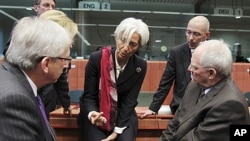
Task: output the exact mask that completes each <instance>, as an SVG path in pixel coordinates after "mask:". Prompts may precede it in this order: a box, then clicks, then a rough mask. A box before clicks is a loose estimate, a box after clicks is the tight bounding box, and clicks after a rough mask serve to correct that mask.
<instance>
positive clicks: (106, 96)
mask: <svg viewBox="0 0 250 141" xmlns="http://www.w3.org/2000/svg"><path fill="white" fill-rule="evenodd" d="M99 89H100V91H99V94H100V111H101V112H103V116H104V117H105V118H106V119H107V122H106V124H104V125H103V126H101V129H103V130H105V131H111V130H113V129H114V127H115V122H116V116H117V90H116V80H115V69H114V63H113V59H112V52H111V47H110V46H106V47H103V48H102V58H101V78H100V88H99Z"/></svg>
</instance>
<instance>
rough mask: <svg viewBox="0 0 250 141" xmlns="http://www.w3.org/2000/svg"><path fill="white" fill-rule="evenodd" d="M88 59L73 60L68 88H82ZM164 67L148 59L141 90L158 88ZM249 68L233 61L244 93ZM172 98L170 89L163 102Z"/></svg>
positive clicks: (247, 88) (248, 85) (249, 77)
mask: <svg viewBox="0 0 250 141" xmlns="http://www.w3.org/2000/svg"><path fill="white" fill-rule="evenodd" d="M87 61H88V60H86V59H84V60H77V59H75V60H73V61H72V69H71V70H70V72H69V86H70V89H71V90H72V89H80V90H83V86H84V73H85V66H86V63H87ZM165 67H166V61H148V67H147V73H146V76H145V79H144V82H143V85H142V88H141V91H143V92H152V93H153V92H155V91H156V90H157V88H158V85H159V82H160V80H161V77H162V74H163V72H164V70H165ZM248 69H250V63H234V65H233V73H232V78H233V80H234V81H235V83H236V84H237V86H238V87H239V88H240V90H241V91H242V92H243V93H245V92H247V91H250V74H249V72H248V71H247V70H248ZM171 99H172V89H171V91H170V94H169V95H168V97H167V98H166V100H165V102H164V104H169V102H170V101H171Z"/></svg>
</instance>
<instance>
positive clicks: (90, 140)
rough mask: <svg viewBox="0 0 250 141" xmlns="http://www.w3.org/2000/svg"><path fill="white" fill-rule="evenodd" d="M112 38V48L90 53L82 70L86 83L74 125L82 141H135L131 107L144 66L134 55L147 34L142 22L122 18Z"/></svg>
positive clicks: (134, 118) (141, 79) (147, 36)
mask: <svg viewBox="0 0 250 141" xmlns="http://www.w3.org/2000/svg"><path fill="white" fill-rule="evenodd" d="M114 35H115V40H116V48H114V49H111V47H104V48H102V49H101V50H100V51H97V52H94V53H92V54H91V56H90V59H89V61H88V64H87V65H86V68H85V69H86V71H85V82H87V83H85V86H84V94H83V95H82V97H81V98H80V113H79V116H78V124H79V126H80V129H81V134H82V136H83V137H84V140H86V141H111V140H119V141H133V140H134V139H135V137H136V133H137V129H138V118H137V114H136V112H135V107H136V105H137V103H138V102H137V98H138V95H139V92H140V89H141V86H142V83H143V80H144V77H145V75H146V70H147V62H146V61H145V60H143V58H140V57H139V56H137V55H135V52H136V51H137V50H138V49H139V48H140V47H142V46H145V45H146V43H147V42H148V39H149V30H148V26H147V25H146V24H145V23H144V22H143V21H142V20H140V19H135V18H126V19H124V20H123V21H122V22H121V23H120V24H119V25H118V26H117V28H116V30H115V33H114ZM106 91H107V93H105V92H106ZM106 97H107V98H106ZM105 100H106V101H105ZM103 101H105V102H103ZM109 101H110V102H109ZM107 104H109V105H107ZM109 107H110V108H109Z"/></svg>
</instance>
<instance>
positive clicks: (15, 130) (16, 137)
mask: <svg viewBox="0 0 250 141" xmlns="http://www.w3.org/2000/svg"><path fill="white" fill-rule="evenodd" d="M0 89H1V91H0V107H1V110H0V131H1V132H0V140H1V141H7V140H10V141H55V140H56V137H55V135H54V134H53V133H52V134H50V132H49V131H48V129H47V126H46V123H45V122H44V120H43V117H42V114H41V112H40V109H39V106H38V103H37V100H36V98H35V95H34V93H33V91H32V88H31V86H30V84H29V82H28V80H27V79H26V77H25V75H24V74H23V73H22V71H21V70H20V69H19V68H18V67H15V66H12V65H10V64H9V63H7V62H5V61H4V62H3V63H2V65H1V67H0ZM51 129H52V128H51ZM52 131H53V130H52Z"/></svg>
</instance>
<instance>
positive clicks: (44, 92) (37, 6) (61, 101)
mask: <svg viewBox="0 0 250 141" xmlns="http://www.w3.org/2000/svg"><path fill="white" fill-rule="evenodd" d="M55 7H56V0H34V11H35V12H36V15H37V17H40V15H41V14H43V13H44V12H46V11H49V10H53V9H55ZM60 14H61V13H59V14H58V13H55V14H54V16H53V15H52V16H51V15H49V16H50V17H48V16H47V17H46V16H43V18H45V19H46V18H48V19H50V20H53V21H56V22H57V23H59V24H61V25H62V24H63V25H62V26H63V27H65V28H66V29H67V28H72V27H71V22H73V21H71V20H68V19H66V18H68V17H66V16H62V15H60ZM63 14H64V13H63ZM47 15H48V14H47ZM58 15H59V16H61V17H60V18H62V19H59V18H58V17H59V16H58ZM55 18H58V19H55ZM65 20H68V21H67V22H64V21H65ZM15 24H16V23H15ZM73 31H74V30H69V32H70V34H71V33H72V32H73ZM10 40H11V38H10V39H9V41H8V43H7V44H6V45H7V47H6V48H5V49H4V52H3V54H4V55H5V53H6V51H7V49H8V46H9V44H10ZM69 69H70V66H68V67H65V68H64V71H63V73H62V74H61V76H60V77H59V79H58V81H57V82H56V83H54V84H48V85H46V86H44V87H43V88H40V89H39V91H38V94H39V95H40V96H41V98H42V101H43V103H44V105H45V112H46V116H47V118H48V119H49V113H50V112H52V111H54V110H55V109H56V107H60V106H62V107H63V108H64V110H63V113H64V114H67V115H70V114H71V108H70V96H69V83H68V71H69Z"/></svg>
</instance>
